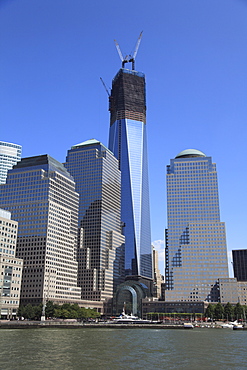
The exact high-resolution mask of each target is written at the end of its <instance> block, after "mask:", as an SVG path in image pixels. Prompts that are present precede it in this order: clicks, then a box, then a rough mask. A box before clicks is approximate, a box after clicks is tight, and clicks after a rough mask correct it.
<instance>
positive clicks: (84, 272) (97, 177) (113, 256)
mask: <svg viewBox="0 0 247 370" xmlns="http://www.w3.org/2000/svg"><path fill="white" fill-rule="evenodd" d="M65 166H66V168H67V169H68V171H69V172H70V174H71V175H72V176H73V178H74V180H75V183H76V191H77V192H78V193H79V196H80V202H79V220H78V221H79V223H78V226H79V237H78V250H77V251H78V252H77V258H78V263H79V272H78V285H79V286H80V287H81V289H82V299H87V300H98V301H100V300H105V299H109V298H112V297H113V290H114V289H115V286H116V285H118V284H120V283H121V282H122V278H123V275H124V236H123V235H122V225H121V219H120V199H121V198H120V197H121V180H120V176H121V175H120V171H119V169H118V161H117V159H116V158H115V157H114V155H113V153H112V152H110V150H109V149H107V148H106V147H105V146H104V145H102V144H101V143H100V142H99V141H97V140H94V139H93V140H88V141H86V142H84V143H81V144H78V145H75V146H73V147H72V148H71V150H69V151H68V155H67V158H66V163H65Z"/></svg>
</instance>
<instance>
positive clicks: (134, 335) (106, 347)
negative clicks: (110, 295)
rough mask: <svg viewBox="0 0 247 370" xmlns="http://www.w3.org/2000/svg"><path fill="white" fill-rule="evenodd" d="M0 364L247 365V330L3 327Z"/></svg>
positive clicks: (6, 369) (32, 366) (43, 366)
mask: <svg viewBox="0 0 247 370" xmlns="http://www.w3.org/2000/svg"><path fill="white" fill-rule="evenodd" d="M0 368H1V369H4V370H10V369H11V370H12V369H15V370H18V369H23V370H24V369H25V370H29V369H30V370H31V369H32V370H34V369H60V370H62V369H66V370H67V369H68V370H70V369H101V370H106V369H107V370H112V369H125V370H126V369H185V370H186V369H191V370H194V369H214V368H217V369H229V370H230V369H247V331H233V330H230V329H206V328H204V329H199V328H196V329H193V330H183V329H182V330H169V329H117V328H116V329H115V328H113V329H108V328H105V329H104V328H103V329H90V328H86V329H85V328H80V329H52V328H41V329H2V330H0Z"/></svg>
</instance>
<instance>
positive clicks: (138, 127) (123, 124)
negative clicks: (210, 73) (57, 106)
mask: <svg viewBox="0 0 247 370" xmlns="http://www.w3.org/2000/svg"><path fill="white" fill-rule="evenodd" d="M109 101H110V107H109V110H110V113H111V117H110V133H109V148H110V150H111V151H112V152H113V153H114V155H115V156H116V158H117V159H118V160H119V168H120V170H121V220H122V221H123V222H124V224H125V228H124V235H125V274H126V275H135V276H142V277H146V278H152V277H153V274H152V272H153V269H152V247H151V233H150V211H149V183H148V163H147V139H146V93H145V75H144V74H143V73H140V72H137V71H135V70H129V69H126V68H121V69H120V70H119V72H118V73H117V75H116V76H115V77H114V79H113V82H112V89H111V95H110V98H109Z"/></svg>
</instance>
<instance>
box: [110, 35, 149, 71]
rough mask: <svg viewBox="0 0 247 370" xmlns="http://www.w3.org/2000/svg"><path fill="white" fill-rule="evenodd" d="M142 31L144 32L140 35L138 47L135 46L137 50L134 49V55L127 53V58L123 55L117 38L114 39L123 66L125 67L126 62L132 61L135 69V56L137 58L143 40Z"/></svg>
mask: <svg viewBox="0 0 247 370" xmlns="http://www.w3.org/2000/svg"><path fill="white" fill-rule="evenodd" d="M142 33H143V31H142V32H141V33H140V36H139V37H138V40H137V43H136V47H135V51H134V53H133V55H126V57H125V58H124V57H123V54H122V52H121V49H120V46H119V44H118V43H117V41H116V40H114V42H115V45H116V48H117V51H118V55H119V57H120V59H121V61H122V68H124V65H125V63H132V70H133V71H134V70H135V58H136V54H137V52H138V49H139V46H140V42H141V39H142Z"/></svg>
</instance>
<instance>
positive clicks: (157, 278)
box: [152, 247, 164, 299]
mask: <svg viewBox="0 0 247 370" xmlns="http://www.w3.org/2000/svg"><path fill="white" fill-rule="evenodd" d="M152 248H153V269H154V270H153V277H154V291H153V292H154V294H153V295H154V297H157V298H159V299H161V297H162V291H161V286H162V284H163V283H164V276H163V275H162V274H161V273H160V269H159V253H158V251H157V250H155V248H154V247H152Z"/></svg>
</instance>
